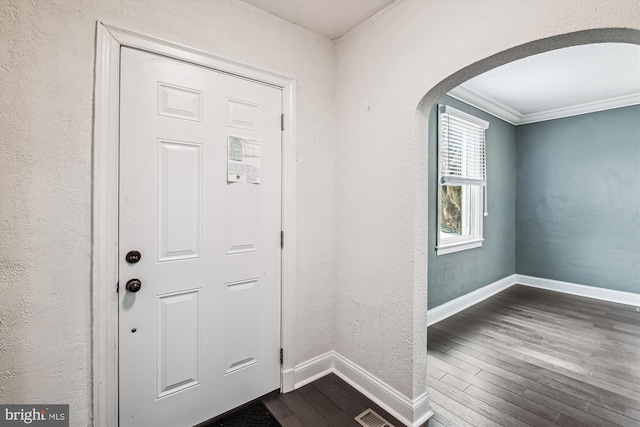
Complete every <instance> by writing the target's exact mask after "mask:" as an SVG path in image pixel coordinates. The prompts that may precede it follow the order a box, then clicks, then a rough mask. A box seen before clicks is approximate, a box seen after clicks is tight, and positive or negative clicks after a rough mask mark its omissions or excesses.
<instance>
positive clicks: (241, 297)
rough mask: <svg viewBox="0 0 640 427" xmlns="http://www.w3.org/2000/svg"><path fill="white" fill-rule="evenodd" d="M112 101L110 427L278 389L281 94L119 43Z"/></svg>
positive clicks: (206, 412) (172, 417) (214, 410)
mask: <svg viewBox="0 0 640 427" xmlns="http://www.w3.org/2000/svg"><path fill="white" fill-rule="evenodd" d="M120 98H121V102H120V103H121V106H120V202H119V203H120V211H119V225H120V229H119V256H120V264H119V280H120V284H121V286H120V292H119V299H120V306H119V307H120V308H119V350H120V355H119V360H120V362H119V366H120V372H119V375H120V407H119V410H120V425H121V426H167V427H178V426H183V425H184V426H191V425H194V424H197V423H199V422H201V421H204V420H206V419H209V418H211V417H214V416H216V415H219V414H221V413H223V412H226V411H227V410H229V409H232V408H234V407H236V406H238V405H241V404H243V403H245V402H247V401H250V400H252V399H254V398H256V397H259V396H261V395H263V394H265V393H268V392H270V391H272V390H275V389H278V388H279V387H280V361H279V348H280V246H279V244H280V222H281V212H280V205H281V203H280V200H281V196H280V176H281V169H280V159H281V152H280V139H281V131H280V114H281V99H282V94H281V91H280V90H279V89H277V88H273V87H270V86H267V85H263V84H260V83H256V82H253V81H249V80H245V79H241V78H237V77H234V76H231V75H228V74H224V73H219V72H216V71H213V70H210V69H207V68H204V67H199V66H195V65H191V64H187V63H184V62H180V61H177V60H172V59H169V58H165V57H162V56H158V55H154V54H150V53H146V52H141V51H137V50H133V49H128V48H123V49H122V53H121V94H120ZM229 136H235V137H240V138H243V140H244V141H247V140H249V141H255V143H256V144H258V145H257V147H258V148H259V150H254V151H255V152H254V153H253V154H254V155H257V154H258V151H259V156H260V174H259V183H250V182H249V183H247V182H229V181H228V167H227V163H228V160H227V159H228V155H227V154H228V153H227V144H228V137H229ZM244 147H245V150H244V151H243V155H247V156H249V155H251V154H252V153H251V152H249V151H251V149H252V146H251V145H250V144H246V145H245V146H244ZM131 250H138V251H140V253H141V254H142V256H141V259H140V261H139V262H137V263H135V264H128V263H127V262H126V261H125V255H126V254H127V252H129V251H131ZM133 278H137V279H139V280H140V281H141V282H142V287H141V288H140V290H139V291H138V292H130V291H128V290H126V286H125V284H126V283H127V282H128V281H129V280H131V279H133Z"/></svg>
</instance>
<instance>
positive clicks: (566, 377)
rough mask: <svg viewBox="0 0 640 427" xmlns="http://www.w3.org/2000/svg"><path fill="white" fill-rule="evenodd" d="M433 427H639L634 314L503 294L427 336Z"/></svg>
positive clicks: (516, 289)
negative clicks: (433, 413)
mask: <svg viewBox="0 0 640 427" xmlns="http://www.w3.org/2000/svg"><path fill="white" fill-rule="evenodd" d="M427 369H428V376H429V378H428V380H429V381H428V384H429V393H430V396H431V406H432V410H433V411H434V412H435V415H434V417H432V419H431V420H430V422H429V427H433V426H438V427H440V426H473V427H479V426H509V427H511V426H625V427H627V426H628V427H638V426H640V313H638V312H636V311H635V308H633V307H628V306H623V305H620V304H614V303H609V302H603V301H598V300H593V299H589V298H582V297H577V296H573V295H566V294H561V293H557V292H551V291H546V290H541V289H535V288H530V287H525V286H513V287H511V288H509V289H507V290H505V291H503V292H501V293H499V294H497V295H495V296H493V297H491V298H489V299H487V300H485V301H483V302H482V303H480V304H477V305H475V306H473V307H471V308H469V309H467V310H465V311H463V312H460V313H458V314H456V315H455V316H452V317H450V318H448V319H446V320H443V321H442V322H440V323H437V324H435V325H433V326H431V327H429V329H428V364H427Z"/></svg>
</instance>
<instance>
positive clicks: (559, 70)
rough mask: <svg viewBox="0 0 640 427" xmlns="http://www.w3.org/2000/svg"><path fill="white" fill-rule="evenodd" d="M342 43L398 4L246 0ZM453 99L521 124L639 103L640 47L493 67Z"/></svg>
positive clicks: (549, 55)
mask: <svg viewBox="0 0 640 427" xmlns="http://www.w3.org/2000/svg"><path fill="white" fill-rule="evenodd" d="M242 1H244V2H245V3H248V4H251V5H253V6H255V7H257V8H259V9H262V10H264V11H266V12H268V13H271V14H273V15H276V16H278V17H280V18H282V19H284V20H286V21H289V22H291V23H293V24H296V25H299V26H301V27H303V28H306V29H308V30H311V31H314V32H316V33H319V34H322V35H324V36H326V37H328V38H330V39H332V40H334V39H337V38H340V37H342V36H343V35H345V34H346V33H348V32H349V31H351V30H352V29H353V28H355V27H357V26H358V25H360V24H361V23H363V22H364V21H366V20H367V19H369V18H370V17H372V16H373V15H375V14H376V13H378V12H379V11H380V10H382V9H384V8H385V7H387V6H389V5H390V4H392V3H394V1H395V0H242ZM449 95H451V96H453V97H454V98H458V99H460V100H462V101H464V102H466V103H468V104H471V105H473V106H475V107H477V108H480V109H481V110H484V111H487V112H488V113H490V114H493V115H494V116H497V117H499V118H501V119H503V120H505V121H507V122H509V123H511V124H514V125H519V124H525V123H534V122H539V121H544V120H551V119H556V118H560V117H569V116H574V115H578V114H585V113H589V112H594V111H602V110H607V109H611V108H618V107H623V106H627V105H634V104H640V46H638V45H630V44H623V43H601V44H589V45H582V46H573V47H568V48H564V49H558V50H553V51H550V52H546V53H542V54H539V55H534V56H530V57H528V58H524V59H521V60H519V61H514V62H511V63H509V64H506V65H503V66H501V67H498V68H494V69H493V70H490V71H488V72H486V73H484V74H481V75H479V76H477V77H475V78H473V79H471V80H468V81H467V82H465V83H463V84H461V85H460V86H458V87H457V88H455V89H454V90H452V91H451V92H449Z"/></svg>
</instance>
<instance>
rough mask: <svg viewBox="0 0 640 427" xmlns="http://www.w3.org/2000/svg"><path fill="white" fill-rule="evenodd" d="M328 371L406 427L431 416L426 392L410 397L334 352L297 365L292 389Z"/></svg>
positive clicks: (415, 424)
mask: <svg viewBox="0 0 640 427" xmlns="http://www.w3.org/2000/svg"><path fill="white" fill-rule="evenodd" d="M329 373H334V374H336V375H337V376H339V377H340V378H342V379H343V380H344V381H345V382H347V383H348V384H349V385H351V386H352V387H353V388H355V389H356V390H358V391H359V392H360V393H362V394H363V395H365V396H367V397H368V398H369V399H371V400H372V401H374V402H375V403H377V404H378V405H380V406H381V407H382V408H383V409H384V410H385V411H387V412H389V413H390V414H391V415H393V416H394V417H396V418H397V419H398V420H399V421H401V422H402V423H404V424H405V425H407V426H410V427H418V426H420V425H422V424H424V423H425V422H426V421H427V420H428V419H429V418H431V416H432V415H433V412H432V411H431V408H430V406H429V398H428V395H427V394H426V393H424V394H423V395H421V396H419V397H418V398H416V399H414V400H411V399H409V398H408V397H406V396H405V395H404V394H402V393H400V392H399V391H397V390H395V389H394V388H393V387H391V386H389V385H387V384H386V383H384V382H383V381H381V380H380V379H378V378H377V377H375V376H374V375H372V374H371V373H369V372H367V371H366V370H365V369H364V368H362V367H360V366H358V365H357V364H355V363H353V362H352V361H350V360H349V359H347V358H346V357H344V356H341V355H340V354H338V353H336V352H335V351H330V352H328V353H325V354H322V355H320V356H318V357H314V358H313V359H310V360H308V361H306V362H304V363H301V364H299V365H297V366H296V367H295V374H294V375H295V388H300V387H302V386H304V385H306V384H309V383H310V382H313V381H315V380H317V379H318V378H321V377H323V376H325V375H327V374H329Z"/></svg>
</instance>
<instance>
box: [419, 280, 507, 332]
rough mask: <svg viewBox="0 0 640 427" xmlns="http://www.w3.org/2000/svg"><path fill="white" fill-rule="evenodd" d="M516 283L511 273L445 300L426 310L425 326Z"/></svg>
mask: <svg viewBox="0 0 640 427" xmlns="http://www.w3.org/2000/svg"><path fill="white" fill-rule="evenodd" d="M515 283H516V275H515V274H512V275H510V276H507V277H505V278H503V279H500V280H498V281H496V282H493V283H490V284H488V285H487V286H484V287H482V288H480V289H476V290H475V291H473V292H470V293H468V294H466V295H462V296H461V297H458V298H456V299H454V300H451V301H449V302H446V303H444V304H442V305H439V306H437V307H436V308H433V309H431V310H428V311H427V326H431V325H433V324H436V323H438V322H439V321H441V320H444V319H446V318H447V317H450V316H453V315H454V314H456V313H459V312H461V311H462V310H465V309H467V308H469V307H471V306H472V305H475V304H477V303H479V302H480V301H484V300H486V299H487V298H489V297H490V296H493V295H495V294H497V293H498V292H500V291H503V290H505V289H507V288H508V287H510V286H512V285H514V284H515Z"/></svg>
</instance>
